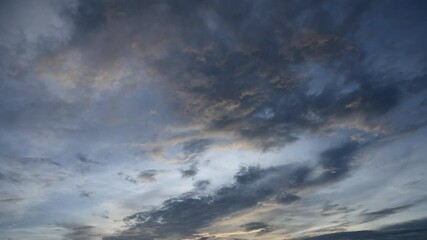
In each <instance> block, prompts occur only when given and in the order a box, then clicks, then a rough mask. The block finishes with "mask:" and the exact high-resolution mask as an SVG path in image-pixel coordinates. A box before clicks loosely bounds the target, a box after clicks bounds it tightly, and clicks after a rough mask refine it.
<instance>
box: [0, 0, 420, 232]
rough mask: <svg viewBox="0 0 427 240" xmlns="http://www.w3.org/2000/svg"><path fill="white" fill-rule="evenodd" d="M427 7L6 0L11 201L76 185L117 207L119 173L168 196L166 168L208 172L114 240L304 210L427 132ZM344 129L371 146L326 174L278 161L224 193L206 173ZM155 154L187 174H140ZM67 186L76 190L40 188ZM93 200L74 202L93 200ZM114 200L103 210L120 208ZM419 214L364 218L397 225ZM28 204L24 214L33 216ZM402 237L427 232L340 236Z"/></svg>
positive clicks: (3, 70) (381, 213) (238, 178)
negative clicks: (397, 142) (364, 156)
mask: <svg viewBox="0 0 427 240" xmlns="http://www.w3.org/2000/svg"><path fill="white" fill-rule="evenodd" d="M425 9H426V4H425V2H424V1H416V0H415V1H411V2H410V3H407V2H405V1H399V0H396V1H394V0H391V1H381V0H379V1H369V0H356V1H340V0H329V1H312V0H295V1H294V0H290V1H278V0H266V1H239V2H236V1H227V2H225V1H196V0H195V1H192V0H191V1H181V0H178V1H169V0H160V1H154V0H153V1H151V0H147V1H137V0H128V1H116V0H106V1H96V0H85V1H83V0H75V1H74V0H67V1H61V2H55V1H49V0H46V1H37V2H24V1H1V3H0V152H1V154H2V156H1V158H0V169H1V170H0V193H1V194H2V195H3V194H4V195H5V196H7V197H5V198H4V199H3V200H0V201H1V202H2V204H9V203H12V202H13V203H18V202H19V203H24V202H27V200H28V199H30V198H31V197H32V196H27V195H25V194H27V192H30V193H31V194H28V195H37V197H35V198H34V199H36V200H34V201H33V203H40V202H43V203H46V205H49V204H51V205H52V206H54V205H61V207H62V204H56V201H58V202H61V203H62V201H60V200H57V199H53V200H52V199H51V198H53V197H51V196H56V195H58V194H56V193H58V192H61V193H63V192H64V191H63V189H62V188H65V189H67V188H68V187H69V185H73V186H75V183H74V181H76V182H79V181H82V182H84V184H87V185H90V184H94V185H96V186H98V187H99V189H94V190H95V191H96V192H97V196H98V193H99V196H101V197H103V198H104V200H105V201H106V202H107V200H108V201H110V200H111V201H113V200H114V199H105V198H109V197H110V196H114V194H117V193H115V192H114V191H111V194H110V192H108V194H103V193H102V192H103V191H105V190H104V189H108V188H106V187H105V186H111V187H113V185H115V184H114V183H113V181H114V180H111V179H104V178H109V177H111V175H115V173H117V172H119V173H118V175H119V176H120V177H121V178H122V179H124V180H125V181H127V182H129V183H132V185H131V184H127V185H126V186H127V187H129V186H130V187H135V188H138V187H141V189H143V190H144V191H145V190H146V188H144V187H147V188H149V187H151V186H157V185H158V186H159V188H162V189H161V190H159V191H157V192H162V193H164V192H168V191H167V190H164V189H163V187H164V188H165V189H167V187H165V185H168V183H167V184H163V182H162V183H160V178H159V174H161V173H162V172H163V171H162V170H156V169H157V168H160V169H163V168H162V167H165V168H164V169H168V171H169V170H170V171H171V172H174V173H177V172H178V173H179V172H180V173H181V176H182V178H193V179H194V180H195V183H194V186H193V187H194V189H193V190H192V191H187V192H184V193H183V194H181V195H178V196H175V197H173V196H172V197H170V195H168V193H167V194H166V195H167V197H164V196H163V197H164V198H161V199H165V198H166V199H167V200H166V201H164V202H163V204H160V203H158V204H159V205H158V206H157V207H154V208H152V209H151V210H144V211H142V212H139V213H135V214H134V215H132V216H129V217H128V218H126V221H125V222H126V223H128V224H130V227H129V229H128V230H126V231H123V232H121V233H118V236H117V237H106V238H105V239H114V238H115V239H132V238H139V239H161V238H167V237H169V238H178V237H181V236H187V235H191V234H193V233H194V232H196V231H197V230H198V229H200V228H202V227H207V226H209V225H210V224H211V223H213V222H214V221H216V220H218V219H222V218H226V217H228V216H229V215H230V214H233V213H237V212H239V211H241V210H245V209H248V208H252V207H254V206H257V204H258V203H260V202H264V201H270V200H274V201H276V202H277V203H281V204H284V205H289V204H293V203H296V202H298V203H300V202H303V200H304V193H305V192H304V191H302V190H307V189H310V190H313V189H314V190H316V189H319V188H322V187H327V186H329V185H331V184H333V183H337V182H339V181H341V180H343V179H345V178H346V177H347V176H352V174H353V173H355V171H354V170H355V169H356V168H357V167H358V164H359V162H356V161H355V159H357V158H358V157H359V153H360V152H361V151H363V150H365V149H367V147H368V146H369V147H371V146H372V147H375V144H376V143H382V144H387V143H384V142H385V141H384V140H387V139H393V138H397V137H399V136H400V135H404V134H413V133H415V132H418V131H420V129H422V128H423V127H425V126H426V121H425V119H427V111H425V110H424V109H426V104H425V103H426V102H427V100H426V97H425V96H427V95H426V94H425V93H426V91H427V84H426V82H427V81H426V79H427V78H426V76H427V64H426V63H427V51H424V49H425V39H426V38H427V34H426V33H427V31H425V27H426V26H425V25H426V22H427V21H426V20H427V19H426V14H425ZM337 135H340V136H341V135H342V136H347V135H352V136H353V139H354V140H355V141H354V142H344V143H343V144H342V145H339V146H336V147H332V148H330V149H329V150H327V151H324V152H323V153H321V155H320V156H319V158H318V159H314V160H313V162H314V163H313V164H314V165H305V163H304V162H301V163H294V164H286V165H283V162H279V163H276V164H277V166H274V167H272V166H268V163H269V161H268V160H267V161H266V165H264V164H263V166H264V167H261V166H257V165H256V164H254V165H250V166H246V167H242V168H241V169H240V170H239V171H238V172H237V173H236V174H235V175H234V180H233V181H232V182H231V183H229V184H225V185H221V186H220V187H217V188H216V189H214V187H213V186H214V184H212V186H211V185H210V181H209V180H211V181H212V183H214V181H213V179H209V176H205V175H203V176H202V174H207V175H209V174H211V172H209V171H203V170H204V169H203V168H204V167H209V166H204V165H202V164H201V160H202V158H203V156H204V154H208V153H209V154H212V155H215V154H217V153H218V152H219V151H222V150H223V149H225V148H234V147H236V148H238V149H239V150H242V149H243V150H242V151H245V150H247V149H248V148H250V149H251V151H252V150H256V151H261V152H262V151H270V152H269V154H270V153H277V152H275V150H278V149H280V150H282V149H281V148H282V147H284V146H286V145H287V144H289V143H295V142H297V141H298V140H299V139H301V138H305V139H310V138H317V137H319V136H320V137H322V138H324V139H325V144H326V145H328V144H329V140H330V139H332V138H333V137H331V136H337ZM347 137H348V136H347ZM345 139H348V138H345ZM331 142H333V141H332V140H331ZM319 144H320V143H319ZM322 144H323V143H322ZM407 149H409V150H408V152H410V153H411V154H412V153H413V152H418V151H421V150H419V149H417V150H414V149H411V148H410V147H407ZM216 151H218V152H216ZM76 153H78V154H77V156H76ZM81 153H85V154H81ZM279 154H282V153H279ZM300 154H301V156H302V155H304V153H300ZM411 154H408V155H411ZM22 156H30V157H22ZM33 156H43V157H40V158H38V157H33ZM404 157H405V158H406V155H405V156H404ZM304 158H305V156H304ZM295 159H296V160H295V161H298V159H299V158H298V157H297V158H295ZM151 160H165V161H163V163H165V162H168V164H170V163H176V162H179V163H183V164H186V165H185V166H186V167H183V166H182V165H180V166H178V167H175V168H174V167H172V165H167V164H165V165H162V166H158V165H155V166H154V165H153V166H152V167H153V168H156V169H148V170H144V171H142V172H132V173H131V171H133V170H128V169H121V168H122V167H123V168H125V167H126V166H127V167H129V166H132V168H133V167H134V166H136V165H138V167H137V168H136V169H146V167H145V166H146V165H145V166H144V167H140V166H141V165H144V164H145V162H144V161H147V162H148V161H151ZM215 160H216V159H211V161H212V162H213V161H215ZM287 160H288V159H286V162H287ZM199 161H200V162H199ZM236 161H240V162H242V165H243V164H244V163H243V162H244V161H243V160H240V159H238V160H236ZM141 162H142V163H141ZM139 164H141V165H139ZM147 164H148V166H151V165H149V164H152V163H151V162H150V163H147ZM156 164H160V163H156ZM360 164H363V162H362V163H360ZM393 164H398V163H393V162H390V165H393ZM408 164H409V163H408ZM412 164H414V163H412ZM160 165H161V164H160ZM119 168H120V169H119ZM150 168H151V167H150ZM171 168H173V169H171ZM401 168H402V169H405V168H406V167H403V164H402V166H401ZM108 171H112V172H113V173H111V172H110V173H109V172H108ZM76 173H77V174H76ZM95 173H96V174H95ZM92 174H93V175H92ZM224 174H225V173H224ZM76 176H77V177H76ZM105 176H108V177H105ZM199 177H200V178H203V179H209V180H200V179H198V178H199ZM216 177H218V176H216ZM422 177H424V176H422ZM100 178H101V179H100ZM417 178H420V176H417ZM70 179H72V180H71V181H73V183H70V182H66V181H69V180H70ZM112 179H114V178H112ZM167 179H169V178H167ZM178 179H179V176H178ZM157 180H159V184H156V185H151V186H147V185H144V186H142V185H141V186H140V185H138V183H140V182H145V183H152V182H156V181H157ZM180 180H181V181H183V182H186V180H185V179H180ZM360 181H361V182H362V179H360ZM65 182H66V183H65ZM100 182H102V183H103V184H105V185H102V184H100ZM121 182H124V181H121ZM187 182H189V181H187ZM79 183H80V182H79ZM33 184H34V185H33ZM61 184H64V185H61ZM67 184H68V185H67ZM174 184H180V183H179V182H176V183H174ZM190 184H191V183H190ZM27 185H30V187H28V189H25V186H27ZM56 185H60V187H59V188H61V189H55V190H54V191H53V192H49V194H45V196H44V195H43V194H41V193H40V196H39V195H38V194H39V193H38V192H43V191H42V190H45V188H49V189H50V188H51V187H53V186H56ZM101 185H102V186H101ZM420 185H421V184H420ZM85 186H86V185H85ZM115 187H117V186H115ZM183 187H184V188H185V186H183ZM188 187H189V188H191V185H190V186H188ZM30 188H31V189H30ZM34 188H35V189H37V190H40V191H37V193H32V191H31V190H32V189H34ZM117 188H120V187H117ZM90 189H92V188H90ZM187 189H188V188H187ZM109 190H110V189H108V190H107V191H109ZM120 190H121V191H124V190H123V189H120ZM363 190H366V189H362V190H361V189H357V191H363ZM78 191H80V192H77V193H76V192H74V193H73V196H77V198H78V196H79V194H80V196H81V197H90V196H91V194H90V193H91V192H87V191H81V189H80V190H78ZM121 191H117V192H121ZM141 191H142V190H141ZM336 191H340V190H336ZM355 191H356V190H355ZM405 191H408V192H410V191H411V189H410V187H408V189H405ZM128 192H129V194H131V193H130V192H132V191H128ZM133 192H135V191H133ZM138 192H139V189H138ZM174 193H176V191H174ZM351 194H355V193H353V192H352V193H351ZM410 194H411V193H408V195H410ZM412 194H414V193H412ZM21 195H22V196H21ZM41 195H43V196H41ZM120 195H121V194H120ZM116 196H117V195H116ZM405 196H406V195H405ZM38 197H40V199H39V198H38ZM61 197H63V198H67V197H64V196H61ZM150 197H151V196H150ZM155 197H157V196H154V197H153V198H155ZM41 198H47V199H41ZM118 198H120V199H122V198H124V196H120V197H118ZM159 198H160V197H159ZM408 198H409V197H408ZM19 199H25V201H21V200H19ZM49 199H50V200H52V202H54V203H51V202H50V201H48V200H49ZM79 200H80V201H82V199H79ZM336 200H337V199H332V201H331V203H328V204H326V205H325V206H324V208H323V209H320V212H321V214H322V216H323V217H325V218H326V217H330V216H332V215H335V214H337V213H343V212H344V213H347V212H349V211H353V208H351V207H345V206H342V205H341V203H338V202H339V201H336ZM70 201H71V200H70ZM143 201H144V199H141V202H143ZM84 202H91V201H84ZM106 202H103V203H102V204H101V203H100V204H98V203H97V205H99V206H107V207H108V206H112V205H114V206H116V205H115V204H110V203H111V202H108V203H106ZM409 202H410V203H412V202H411V201H409ZM104 203H105V204H104ZM322 203H323V202H322ZM73 204H74V203H73ZM73 204H70V205H73ZM150 204H151V203H150ZM9 205H12V204H9ZM17 205H18V204H17ZM35 205H37V206H38V204H35ZM76 205H77V204H76ZM293 206H297V204H294V205H293ZM412 206H413V204H406V205H401V206H398V207H394V208H384V209H382V210H378V211H371V210H369V211H368V210H367V211H366V212H363V213H361V215H358V217H361V218H363V219H364V220H363V221H365V222H370V221H374V220H381V219H383V218H386V217H389V216H391V215H393V214H395V213H398V212H400V211H406V210H408V209H409V208H410V207H412ZM67 207H68V205H67ZM282 207H283V206H282ZM366 208H368V207H366ZM46 209H49V210H50V206H48V207H46ZM138 209H141V208H139V207H138ZM369 209H370V208H369ZM136 211H137V210H135V212H136ZM138 211H141V210H138ZM16 212H19V214H9V212H7V214H8V215H17V216H21V213H22V215H25V214H26V213H27V212H26V211H23V210H19V211H18V210H17V211H16ZM34 212H38V213H40V212H43V211H41V210H40V209H38V208H37V209H36V210H34ZM61 212H62V211H61ZM101 212H102V211H101ZM0 214H4V213H3V212H1V213H0ZM52 215H55V213H54V212H53V211H52ZM61 217H63V216H58V218H61ZM1 218H2V219H3V218H4V217H3V216H1ZM23 218H24V217H23ZM25 218H26V216H25ZM34 218H35V217H34ZM64 218H65V217H64ZM2 219H0V220H2ZM46 221H48V220H46ZM34 222H35V221H34ZM0 223H2V221H0ZM133 223H135V224H133ZM5 226H6V225H5ZM10 226H13V224H10ZM80 226H81V227H80ZM307 226H308V225H307ZM241 227H242V228H243V229H246V230H248V231H250V230H251V229H252V230H254V229H255V230H257V229H263V230H262V231H261V232H267V231H270V230H272V229H273V227H275V226H270V225H269V223H268V222H251V223H247V224H245V225H242V226H241ZM64 228H67V229H68V231H69V232H70V234H69V235H68V236H65V237H66V238H68V239H85V237H87V238H88V239H90V238H99V237H100V235H98V233H97V232H96V231H95V230H94V229H95V228H93V227H90V226H86V224H82V225H76V226H74V225H73V226H67V227H64ZM290 228H291V227H290ZM264 230H265V231H264ZM423 231H424V230H423ZM340 234H341V235H340ZM392 234H397V235H396V236H400V237H402V236H404V237H405V238H411V237H412V238H413V239H416V238H417V237H418V236H417V235H411V234H415V233H410V234H409V233H408V234H409V235H405V234H406V233H402V234H403V235H399V234H400V233H399V232H396V231H394V230H386V229H380V230H377V231H366V232H357V233H339V234H336V235H329V237H330V239H342V238H346V237H347V238H349V239H351V238H353V237H354V236H359V239H360V238H362V239H363V238H367V239H369V238H377V239H393V238H392ZM318 238H319V239H322V237H318ZM324 238H327V237H326V236H324Z"/></svg>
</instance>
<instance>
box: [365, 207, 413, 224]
mask: <svg viewBox="0 0 427 240" xmlns="http://www.w3.org/2000/svg"><path fill="white" fill-rule="evenodd" d="M414 205H415V204H408V205H402V206H398V207H393V208H385V209H381V210H378V211H375V212H366V213H363V214H362V216H363V217H364V218H365V220H364V222H371V221H375V220H378V219H380V218H385V217H387V216H389V215H392V214H395V213H398V212H400V211H403V210H406V209H408V208H411V207H413V206H414Z"/></svg>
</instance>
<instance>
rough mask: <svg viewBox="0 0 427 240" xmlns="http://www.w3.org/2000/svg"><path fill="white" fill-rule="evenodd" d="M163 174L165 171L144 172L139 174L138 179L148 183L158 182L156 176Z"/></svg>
mask: <svg viewBox="0 0 427 240" xmlns="http://www.w3.org/2000/svg"><path fill="white" fill-rule="evenodd" d="M163 172H164V171H163V170H155V169H149V170H144V171H142V172H140V173H139V174H138V179H139V180H141V181H143V182H146V183H152V182H156V181H157V179H156V176H158V175H159V174H161V173H163Z"/></svg>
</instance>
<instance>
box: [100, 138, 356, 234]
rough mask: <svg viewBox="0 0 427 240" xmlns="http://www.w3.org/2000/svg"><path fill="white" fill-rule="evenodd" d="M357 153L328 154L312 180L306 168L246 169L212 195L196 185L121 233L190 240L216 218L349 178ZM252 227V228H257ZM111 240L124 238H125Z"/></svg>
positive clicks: (352, 148) (345, 148) (351, 148)
mask: <svg viewBox="0 0 427 240" xmlns="http://www.w3.org/2000/svg"><path fill="white" fill-rule="evenodd" d="M356 149H357V145H353V144H348V143H344V144H343V145H341V146H338V147H336V148H332V149H328V150H326V151H324V152H323V153H322V154H321V155H320V160H319V163H320V165H321V166H322V167H323V169H324V172H325V173H323V174H321V175H320V176H312V173H313V172H314V169H313V168H310V167H305V166H301V165H280V166H276V167H269V168H261V167H259V166H249V167H242V168H241V169H240V170H239V171H238V172H237V173H236V174H235V176H234V179H235V182H234V183H233V184H231V185H226V186H222V187H220V188H219V189H217V190H215V191H214V192H213V193H211V194H206V193H204V192H203V190H204V189H205V187H202V188H200V187H196V188H195V190H194V191H190V192H187V193H184V194H182V195H181V196H178V197H175V198H170V199H168V200H166V201H165V202H163V204H162V206H160V207H159V208H155V209H153V210H150V211H146V212H140V213H136V214H134V215H131V216H129V217H127V218H125V219H124V220H125V222H128V223H129V224H130V226H131V227H130V228H129V229H128V230H126V231H124V232H123V233H122V234H121V235H123V236H128V235H130V236H135V237H136V236H138V237H140V238H147V239H155V238H166V237H167V236H181V237H183V236H190V235H192V234H194V233H196V231H197V230H198V229H201V228H203V227H207V226H208V225H209V224H211V223H212V222H213V221H214V220H218V219H220V218H222V217H226V216H228V215H230V214H233V213H236V212H238V211H241V210H244V209H248V208H251V207H254V206H256V205H257V204H259V203H261V202H264V201H266V200H268V199H271V198H275V199H276V200H278V201H279V202H281V203H282V204H290V203H292V202H294V201H297V200H299V199H300V198H299V197H298V196H296V195H292V194H286V192H287V191H299V190H302V189H304V188H306V187H316V186H320V185H324V184H326V183H332V182H334V181H337V180H339V179H340V178H341V177H343V176H344V174H345V173H347V172H348V171H349V168H348V164H349V163H350V162H351V161H352V159H353V158H354V154H355V152H356ZM330 168H333V169H334V171H336V172H339V173H338V175H339V177H335V176H330V174H333V173H331V172H330V171H331V170H330ZM341 168H343V169H341ZM252 225H255V224H252ZM252 225H247V227H248V228H250V227H254V226H252ZM267 229H268V230H269V229H270V227H268V228H265V229H263V230H262V231H261V232H266V231H267ZM105 239H121V238H120V235H119V236H116V237H114V236H111V237H105Z"/></svg>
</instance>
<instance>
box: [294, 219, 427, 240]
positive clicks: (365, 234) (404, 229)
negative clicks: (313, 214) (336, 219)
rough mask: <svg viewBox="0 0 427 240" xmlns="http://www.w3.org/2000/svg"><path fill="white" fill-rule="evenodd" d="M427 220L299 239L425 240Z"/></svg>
mask: <svg viewBox="0 0 427 240" xmlns="http://www.w3.org/2000/svg"><path fill="white" fill-rule="evenodd" d="M426 221H427V220H426V219H419V220H413V221H409V222H404V223H400V224H395V225H391V226H388V227H385V228H381V229H378V230H370V231H355V232H337V233H332V234H326V235H320V236H315V237H306V238H298V239H304V240H326V239H328V240H340V239H348V240H358V239H377V240H399V239H420V240H421V239H424V238H426V237H427V227H426V226H427V224H426V223H427V222H426Z"/></svg>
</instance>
